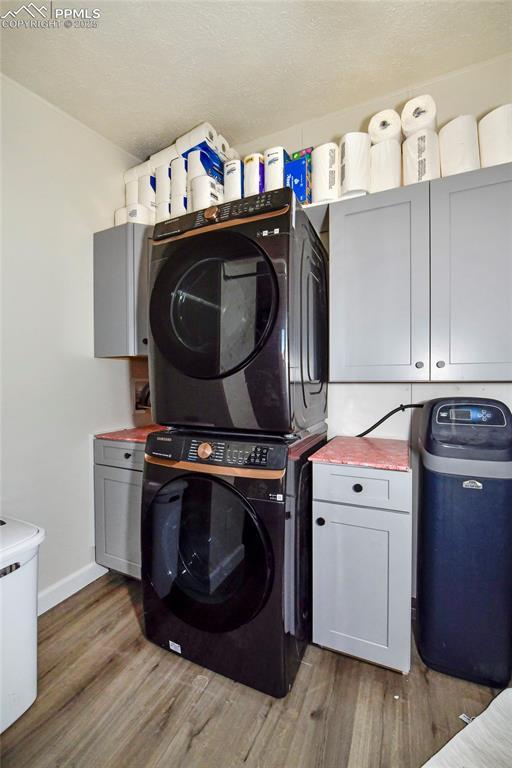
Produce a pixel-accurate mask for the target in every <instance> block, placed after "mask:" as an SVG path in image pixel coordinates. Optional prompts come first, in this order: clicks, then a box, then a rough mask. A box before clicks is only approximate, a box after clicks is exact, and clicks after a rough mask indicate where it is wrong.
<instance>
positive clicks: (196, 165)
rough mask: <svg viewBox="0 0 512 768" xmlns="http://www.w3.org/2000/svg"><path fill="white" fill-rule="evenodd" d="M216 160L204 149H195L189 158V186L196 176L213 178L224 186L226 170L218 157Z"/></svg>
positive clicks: (189, 154)
mask: <svg viewBox="0 0 512 768" xmlns="http://www.w3.org/2000/svg"><path fill="white" fill-rule="evenodd" d="M215 158H216V159H214V158H213V157H212V156H211V155H209V154H208V153H207V152H203V150H202V149H193V150H192V151H191V152H189V153H188V156H187V163H188V165H187V184H188V186H189V187H190V185H191V183H192V179H195V177H196V176H204V175H206V176H211V177H212V179H215V181H218V182H219V184H222V182H223V181H224V169H223V166H222V163H221V161H220V158H219V156H218V155H216V156H215Z"/></svg>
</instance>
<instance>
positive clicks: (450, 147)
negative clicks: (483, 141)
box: [439, 115, 480, 176]
mask: <svg viewBox="0 0 512 768" xmlns="http://www.w3.org/2000/svg"><path fill="white" fill-rule="evenodd" d="M439 155H440V158H441V174H442V175H443V176H452V175H453V174H454V173H464V172H465V171H474V170H475V169H476V168H480V151H479V149H478V130H477V127H476V119H475V117H474V116H473V115H460V116H459V117H456V118H455V120H451V121H450V122H449V123H447V124H446V125H445V126H444V127H443V128H441V130H440V131H439Z"/></svg>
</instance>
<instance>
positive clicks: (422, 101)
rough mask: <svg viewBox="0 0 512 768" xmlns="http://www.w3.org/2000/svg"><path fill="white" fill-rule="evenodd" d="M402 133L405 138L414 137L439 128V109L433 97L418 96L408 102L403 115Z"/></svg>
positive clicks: (426, 95)
mask: <svg viewBox="0 0 512 768" xmlns="http://www.w3.org/2000/svg"><path fill="white" fill-rule="evenodd" d="M401 122H402V131H403V132H404V134H405V136H412V134H413V133H417V131H423V130H426V129H430V130H433V131H435V129H436V128H437V107H436V103H435V101H434V99H433V98H432V96H429V95H428V93H426V94H425V95H424V96H416V98H414V99H411V100H410V101H408V102H407V104H406V105H405V107H404V108H403V110H402V115H401Z"/></svg>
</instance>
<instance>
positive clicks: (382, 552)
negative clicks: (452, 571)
mask: <svg viewBox="0 0 512 768" xmlns="http://www.w3.org/2000/svg"><path fill="white" fill-rule="evenodd" d="M313 494H314V501H313V642H315V643H317V644H319V645H322V646H325V647H327V648H332V649H333V650H336V651H341V652H342V653H346V654H349V655H351V656H356V657H358V658H361V659H365V660H367V661H371V662H374V663H376V664H381V665H383V666H386V667H391V668H392V669H397V670H400V671H401V672H404V673H407V672H409V670H410V664H411V576H412V526H411V506H412V483H411V474H410V472H395V471H388V470H377V469H375V470H373V469H366V468H361V467H353V466H339V465H332V464H331V465H327V464H315V465H314V468H313Z"/></svg>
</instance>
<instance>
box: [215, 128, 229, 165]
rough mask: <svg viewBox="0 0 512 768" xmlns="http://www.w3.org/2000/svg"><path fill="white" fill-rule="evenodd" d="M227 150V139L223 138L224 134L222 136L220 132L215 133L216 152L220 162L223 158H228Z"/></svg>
mask: <svg viewBox="0 0 512 768" xmlns="http://www.w3.org/2000/svg"><path fill="white" fill-rule="evenodd" d="M228 152H229V142H228V140H227V139H225V138H224V136H222V134H220V133H219V134H217V153H218V155H219V157H220V159H221V160H222V162H224V161H225V160H229V157H228Z"/></svg>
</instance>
